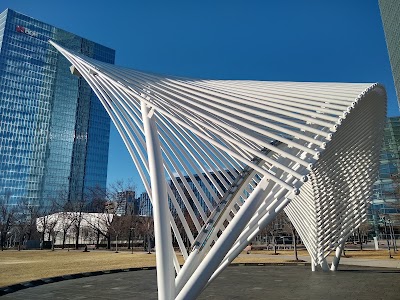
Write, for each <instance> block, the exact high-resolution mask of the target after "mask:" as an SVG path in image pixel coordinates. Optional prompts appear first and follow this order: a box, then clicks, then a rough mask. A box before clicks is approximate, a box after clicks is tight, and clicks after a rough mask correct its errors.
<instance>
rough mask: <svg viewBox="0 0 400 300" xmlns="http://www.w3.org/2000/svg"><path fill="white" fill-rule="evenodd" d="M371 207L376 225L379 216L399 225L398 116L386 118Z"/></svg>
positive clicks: (399, 125)
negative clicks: (388, 218) (377, 175)
mask: <svg viewBox="0 0 400 300" xmlns="http://www.w3.org/2000/svg"><path fill="white" fill-rule="evenodd" d="M371 209H372V216H373V219H374V222H375V224H376V225H377V224H378V222H379V219H380V217H382V216H386V217H390V216H391V219H392V220H393V221H394V222H395V223H396V225H398V226H400V222H399V221H400V218H398V217H397V216H398V215H399V214H400V117H391V118H388V119H387V123H386V127H385V130H384V136H383V144H382V149H381V155H380V167H379V180H378V181H377V182H375V184H374V194H373V199H372V205H371Z"/></svg>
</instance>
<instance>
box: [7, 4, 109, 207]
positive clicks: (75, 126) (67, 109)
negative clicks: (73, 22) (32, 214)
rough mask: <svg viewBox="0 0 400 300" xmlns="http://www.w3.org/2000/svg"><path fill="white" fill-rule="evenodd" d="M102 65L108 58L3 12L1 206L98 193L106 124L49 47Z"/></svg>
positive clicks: (102, 50) (82, 42) (95, 47)
mask: <svg viewBox="0 0 400 300" xmlns="http://www.w3.org/2000/svg"><path fill="white" fill-rule="evenodd" d="M50 39H51V40H54V41H55V42H57V43H59V44H60V45H63V46H65V47H67V48H68V49H71V50H74V51H77V52H80V53H83V54H85V55H87V56H89V57H92V58H95V59H97V60H101V61H104V62H108V63H114V57H115V51H114V50H113V49H110V48H107V47H105V46H102V45H99V44H96V43H94V42H92V41H89V40H87V39H84V38H81V37H79V36H77V35H74V34H72V33H69V32H66V31H64V30H62V29H59V28H56V27H54V26H51V25H48V24H46V23H43V22H40V21H38V20H35V19H33V18H31V17H28V16H25V15H23V14H20V13H17V12H15V11H12V10H10V9H7V10H5V11H4V12H2V13H1V14H0V199H1V198H3V199H4V198H6V199H8V203H11V204H17V203H18V202H19V201H26V202H28V203H30V204H33V205H39V204H41V203H49V200H51V199H52V198H55V197H59V195H60V193H61V194H63V195H65V196H66V197H68V199H70V200H74V199H81V198H82V197H83V195H84V193H85V191H86V190H88V189H89V188H91V187H95V186H98V187H100V188H105V186H106V180H107V163H108V145H109V131H110V119H109V117H108V115H107V113H106V111H105V109H104V108H103V107H102V105H101V103H100V101H99V100H98V98H97V97H96V96H95V95H94V93H93V92H92V91H91V89H90V87H89V85H88V84H87V83H86V82H85V81H84V80H83V79H82V78H79V77H77V76H74V75H72V74H71V73H70V69H69V67H70V63H69V62H68V61H67V60H66V59H65V58H64V57H62V55H61V54H60V53H59V52H58V51H56V49H54V48H53V47H52V46H51V45H50V44H49V43H48V40H50Z"/></svg>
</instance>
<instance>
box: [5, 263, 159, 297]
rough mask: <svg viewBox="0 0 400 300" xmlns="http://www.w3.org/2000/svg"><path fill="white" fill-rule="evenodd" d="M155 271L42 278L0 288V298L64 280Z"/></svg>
mask: <svg viewBox="0 0 400 300" xmlns="http://www.w3.org/2000/svg"><path fill="white" fill-rule="evenodd" d="M155 269H156V267H142V268H125V269H113V270H104V271H94V272H84V273H76V274H68V275H61V276H55V277H49V278H43V279H36V280H32V281H26V282H21V283H16V284H12V285H8V286H2V287H0V297H1V296H4V295H7V294H11V293H14V292H17V291H20V290H24V289H27V288H31V287H36V286H40V285H44V284H48V283H53V282H59V281H64V280H70V279H78V278H84V277H91V276H99V275H105V274H114V273H122V272H134V271H143V270H155Z"/></svg>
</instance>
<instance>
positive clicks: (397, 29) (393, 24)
mask: <svg viewBox="0 0 400 300" xmlns="http://www.w3.org/2000/svg"><path fill="white" fill-rule="evenodd" d="M379 8H380V11H381V17H382V23H383V29H384V30H385V37H386V45H387V48H388V51H389V58H390V65H391V67H392V73H393V80H394V85H395V88H396V93H397V101H398V103H400V1H398V0H379Z"/></svg>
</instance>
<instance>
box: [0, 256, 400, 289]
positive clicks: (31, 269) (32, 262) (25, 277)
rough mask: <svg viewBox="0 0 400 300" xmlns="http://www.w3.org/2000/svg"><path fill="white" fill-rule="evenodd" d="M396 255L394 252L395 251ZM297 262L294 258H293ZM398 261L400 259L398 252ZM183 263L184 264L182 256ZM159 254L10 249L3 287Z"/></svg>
mask: <svg viewBox="0 0 400 300" xmlns="http://www.w3.org/2000/svg"><path fill="white" fill-rule="evenodd" d="M278 252H279V253H280V255H273V252H272V251H265V250H259V251H251V254H255V255H241V256H239V257H238V258H236V259H235V260H234V262H235V263H287V262H288V259H287V257H286V258H284V257H282V255H285V256H286V255H290V256H292V257H293V251H290V250H279V251H278ZM392 254H393V252H392ZM305 255H308V254H307V252H306V251H305V250H301V251H299V256H305ZM346 256H348V257H352V258H363V259H364V258H370V259H388V252H387V251H384V250H379V251H373V250H365V251H354V250H351V251H346ZM290 259H293V258H290ZM395 259H397V260H399V259H400V254H399V252H397V254H396V255H395ZM180 263H183V259H182V257H180ZM155 264H156V257H155V254H154V253H152V254H147V253H145V252H134V253H133V254H132V253H131V252H128V251H121V252H119V253H115V252H114V251H102V250H94V251H90V252H83V251H82V250H78V251H76V250H71V251H66V250H56V251H50V250H24V251H16V250H6V251H3V252H0V286H5V285H10V284H14V283H20V282H25V281H29V280H34V279H40V278H47V277H53V276H60V275H66V274H75V273H83V272H90V271H100V270H110V269H123V268H134V267H150V266H155Z"/></svg>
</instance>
